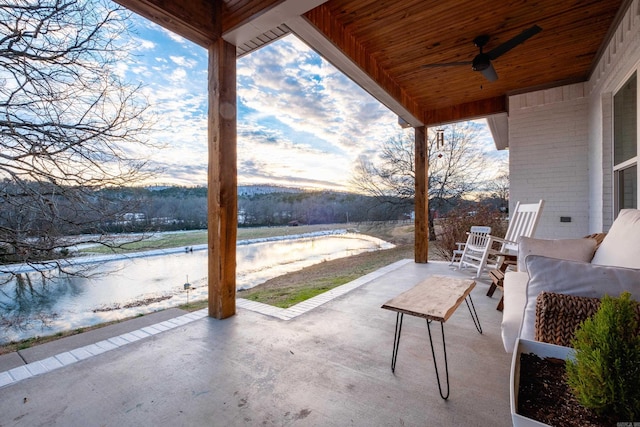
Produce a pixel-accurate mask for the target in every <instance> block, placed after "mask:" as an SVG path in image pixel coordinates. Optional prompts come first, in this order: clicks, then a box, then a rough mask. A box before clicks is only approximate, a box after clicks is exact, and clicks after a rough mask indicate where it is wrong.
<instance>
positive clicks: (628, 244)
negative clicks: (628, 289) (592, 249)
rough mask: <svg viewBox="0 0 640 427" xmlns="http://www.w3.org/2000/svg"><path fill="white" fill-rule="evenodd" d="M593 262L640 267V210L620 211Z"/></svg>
mask: <svg viewBox="0 0 640 427" xmlns="http://www.w3.org/2000/svg"><path fill="white" fill-rule="evenodd" d="M591 262H592V263H593V264H599V265H615V266H618V267H629V268H640V210H638V209H623V210H621V211H620V213H619V214H618V218H616V220H615V221H614V222H613V225H612V226H611V230H609V232H608V233H607V236H606V237H605V238H604V240H603V241H602V243H601V244H600V247H599V248H598V250H597V251H596V254H595V255H594V256H593V260H591Z"/></svg>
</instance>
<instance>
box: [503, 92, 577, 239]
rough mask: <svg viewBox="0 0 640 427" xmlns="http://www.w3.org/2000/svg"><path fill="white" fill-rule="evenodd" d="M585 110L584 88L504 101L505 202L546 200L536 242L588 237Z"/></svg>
mask: <svg viewBox="0 0 640 427" xmlns="http://www.w3.org/2000/svg"><path fill="white" fill-rule="evenodd" d="M587 107H588V103H587V98H585V97H584V85H583V84H575V85H570V86H564V87H560V88H555V89H549V90H544V91H538V92H532V93H527V94H523V95H516V96H512V97H510V98H509V163H510V166H509V167H510V177H511V183H510V196H509V197H510V200H511V203H512V206H511V207H512V208H513V205H515V203H516V202H517V201H521V202H523V203H530V202H536V201H538V200H539V199H544V200H545V206H544V210H543V211H542V216H541V218H540V223H539V225H538V229H537V231H536V237H540V238H556V239H557V238H568V237H580V236H583V235H586V234H588V230H589V217H588V206H589V203H588V200H589V169H588V142H587V132H588V126H587V111H588V108H587ZM561 216H562V217H565V216H566V217H571V222H568V223H565V222H562V223H561V222H560V217H561Z"/></svg>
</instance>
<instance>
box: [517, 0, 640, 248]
mask: <svg viewBox="0 0 640 427" xmlns="http://www.w3.org/2000/svg"><path fill="white" fill-rule="evenodd" d="M634 71H638V74H639V78H640V0H633V1H632V2H631V3H630V5H629V8H628V9H627V11H626V12H625V14H624V16H623V18H622V19H621V21H620V23H619V25H618V27H617V28H616V30H615V32H614V34H613V37H612V39H611V41H610V42H609V43H608V45H607V46H606V48H605V49H604V51H603V53H602V56H601V58H600V60H599V62H598V64H597V65H596V67H595V68H594V71H593V73H592V75H591V78H590V80H589V81H588V82H585V83H581V84H574V85H567V86H563V87H559V88H553V89H549V90H541V91H536V92H531V93H526V94H521V95H515V96H511V97H509V152H510V154H509V157H510V179H511V184H510V185H511V189H510V200H511V207H513V206H514V204H515V202H516V201H518V200H520V201H522V202H535V201H537V200H539V199H545V208H544V211H543V213H542V217H541V221H540V224H539V226H538V230H537V232H536V236H537V237H541V238H565V237H579V236H582V235H586V234H590V233H595V232H600V231H607V230H608V229H609V227H610V225H611V223H612V222H613V180H612V165H611V162H612V158H611V157H612V156H611V151H612V150H611V144H612V139H613V131H612V97H613V93H615V91H617V90H618V89H619V88H620V86H621V85H622V84H623V83H624V82H625V81H626V80H627V79H628V78H629V77H630V75H631V74H632V73H633V72H634ZM639 187H640V185H639ZM561 216H570V217H571V218H572V222H570V223H561V222H560V217H561Z"/></svg>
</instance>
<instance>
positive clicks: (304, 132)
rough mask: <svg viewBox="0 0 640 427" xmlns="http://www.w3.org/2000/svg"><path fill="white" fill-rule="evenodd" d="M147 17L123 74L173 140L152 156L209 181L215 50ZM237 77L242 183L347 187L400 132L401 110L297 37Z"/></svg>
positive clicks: (189, 177)
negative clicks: (358, 167) (210, 72)
mask: <svg viewBox="0 0 640 427" xmlns="http://www.w3.org/2000/svg"><path fill="white" fill-rule="evenodd" d="M140 21H144V20H143V19H142V18H139V19H136V20H135V22H136V26H137V28H138V29H137V31H138V33H139V34H138V36H137V39H136V40H138V41H142V42H140V43H138V44H139V49H138V50H137V51H136V52H135V57H134V58H135V59H134V60H133V61H132V62H131V63H129V65H128V66H127V67H122V69H121V71H120V72H122V73H125V74H127V75H128V76H129V77H130V78H131V79H134V80H137V81H140V82H142V83H143V84H144V93H145V95H146V96H147V97H148V99H149V102H150V103H151V107H152V110H153V113H154V114H155V116H156V118H157V122H158V125H157V128H156V130H155V131H154V132H153V134H152V135H150V138H152V139H153V140H154V141H157V142H159V143H161V144H164V145H165V146H166V147H167V148H166V149H163V150H160V151H159V152H157V153H154V155H153V158H152V160H153V162H154V163H155V164H157V165H160V166H161V167H162V168H163V169H164V170H166V175H165V176H164V177H163V178H162V180H163V182H165V183H167V182H170V183H182V184H185V185H187V184H190V185H205V184H206V182H207V176H206V171H207V161H208V155H207V108H208V105H207V102H208V93H207V87H208V81H207V67H208V59H207V52H206V50H205V49H202V48H201V47H199V46H196V45H194V44H191V43H189V42H188V41H186V40H185V39H183V38H181V37H179V36H176V35H173V34H171V33H170V32H168V31H167V30H164V29H162V28H161V27H159V26H157V25H155V24H150V23H148V21H144V22H143V23H140ZM236 75H237V81H238V86H237V112H238V115H237V129H238V133H237V156H238V181H239V183H241V184H251V183H256V184H268V183H277V184H280V185H292V186H303V187H317V188H334V189H346V188H348V185H349V184H348V183H349V181H350V179H351V173H352V170H353V166H354V164H355V162H356V160H357V158H358V156H359V155H365V156H373V155H374V154H375V152H376V150H377V149H378V147H379V146H380V144H381V142H382V141H384V140H386V139H388V138H391V137H392V136H394V135H397V134H398V133H399V132H402V131H401V129H400V128H399V126H398V124H397V117H396V115H395V114H393V113H392V112H390V111H389V110H388V109H387V108H386V107H385V106H383V105H382V104H380V103H379V102H378V101H377V100H375V99H374V98H373V97H372V96H371V95H369V94H368V93H367V92H366V91H364V90H363V89H362V88H360V87H359V86H357V85H356V84H354V83H353V82H351V81H350V80H349V79H348V78H347V77H346V76H344V75H343V74H342V73H340V72H339V71H338V70H336V69H335V68H334V67H333V66H332V65H330V64H329V63H328V62H326V61H324V60H323V59H321V58H320V57H319V56H318V55H317V54H316V53H315V52H313V51H312V50H311V49H310V48H309V47H307V46H306V45H305V44H304V43H303V42H301V41H300V40H298V39H297V38H296V37H295V36H293V35H290V36H287V37H285V38H283V39H281V40H279V41H276V42H274V43H271V44H269V45H267V46H265V47H263V48H262V49H260V50H258V51H256V52H253V53H251V54H249V55H246V56H244V57H243V58H241V59H239V60H238V61H237V72H236ZM485 128H486V125H485ZM485 133H486V132H485ZM483 143H484V142H483Z"/></svg>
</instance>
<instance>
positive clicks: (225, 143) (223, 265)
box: [207, 37, 238, 319]
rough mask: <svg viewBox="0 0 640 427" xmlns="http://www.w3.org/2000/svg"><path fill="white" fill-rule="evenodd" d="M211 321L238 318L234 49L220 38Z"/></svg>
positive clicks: (213, 101) (212, 90)
mask: <svg viewBox="0 0 640 427" xmlns="http://www.w3.org/2000/svg"><path fill="white" fill-rule="evenodd" d="M208 127H209V175H208V181H209V187H208V201H207V206H208V217H207V221H208V229H209V316H211V317H215V318H216V319H224V318H227V317H230V316H233V315H234V314H235V313H236V238H237V234H238V176H237V175H238V172H237V166H236V148H237V147H236V47H235V46H234V45H232V44H230V43H228V42H226V41H224V40H223V39H222V37H220V38H219V39H218V40H217V41H216V42H214V43H212V44H211V45H210V46H209V126H208Z"/></svg>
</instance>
